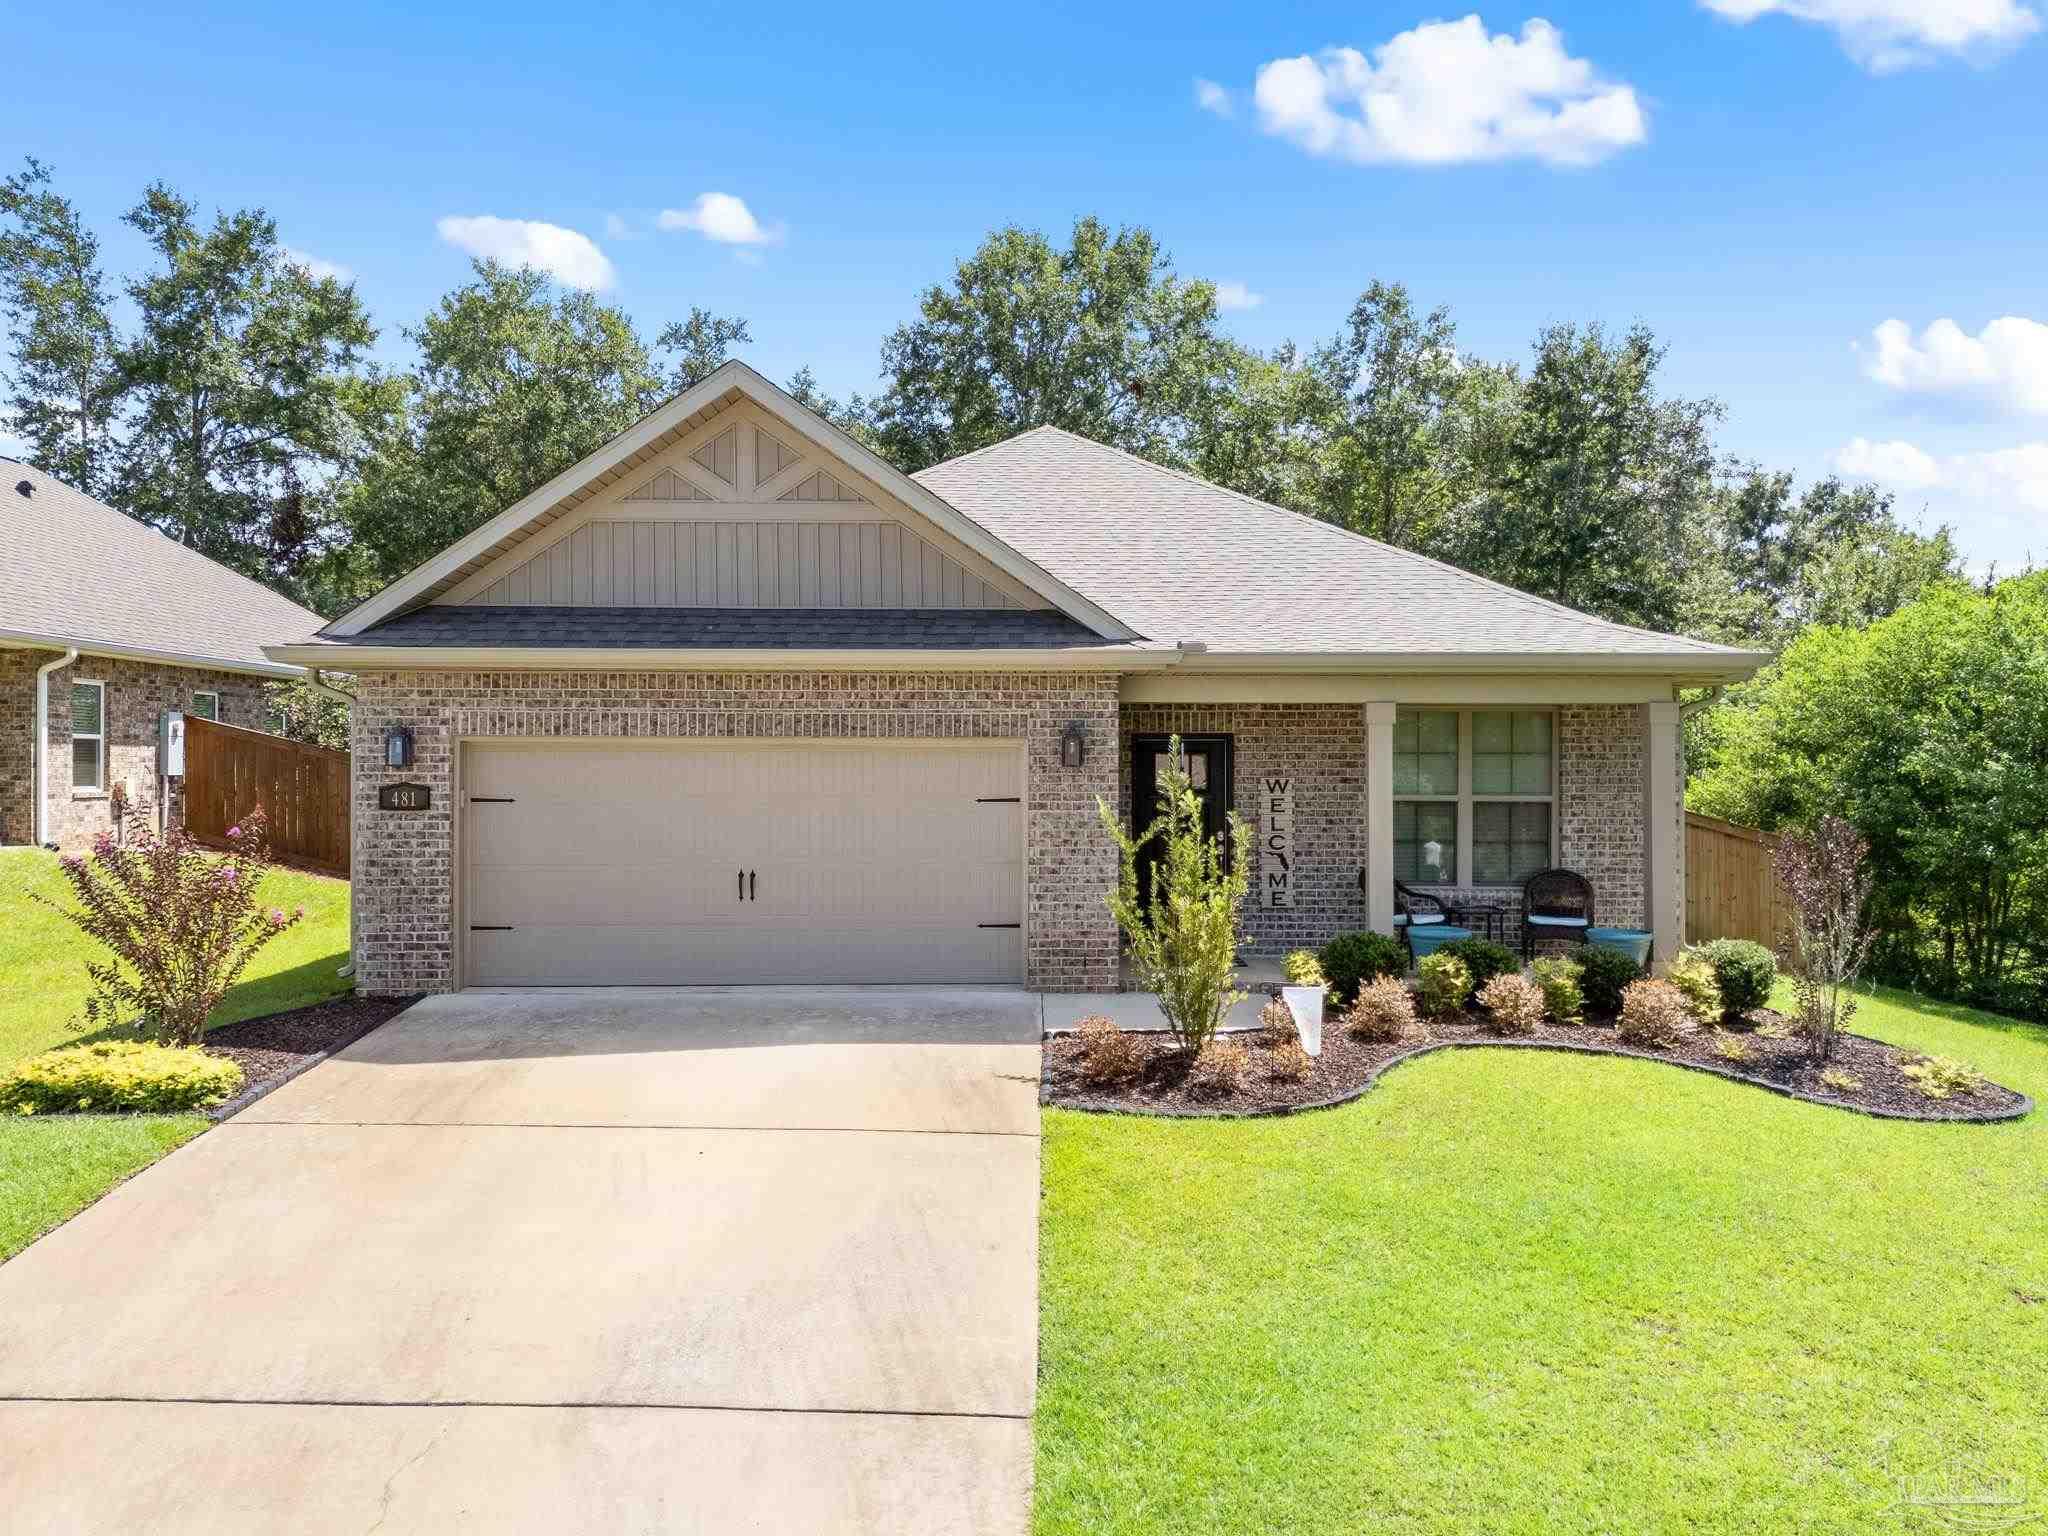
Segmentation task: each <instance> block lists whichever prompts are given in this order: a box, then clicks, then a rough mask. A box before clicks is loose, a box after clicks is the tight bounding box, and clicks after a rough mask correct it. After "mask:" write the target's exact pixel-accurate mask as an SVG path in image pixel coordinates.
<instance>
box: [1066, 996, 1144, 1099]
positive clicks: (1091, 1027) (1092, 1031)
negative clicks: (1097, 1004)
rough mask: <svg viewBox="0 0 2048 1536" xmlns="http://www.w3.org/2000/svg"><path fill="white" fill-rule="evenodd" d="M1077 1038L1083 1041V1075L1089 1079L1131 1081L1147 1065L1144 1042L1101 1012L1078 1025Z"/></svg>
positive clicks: (1075, 1033) (1113, 1081)
mask: <svg viewBox="0 0 2048 1536" xmlns="http://www.w3.org/2000/svg"><path fill="white" fill-rule="evenodd" d="M1074 1038H1075V1039H1076V1040H1079V1041H1080V1042H1081V1076H1082V1078H1083V1079H1085V1080H1086V1081H1088V1082H1091V1083H1123V1082H1128V1081H1130V1079H1132V1078H1134V1077H1136V1076H1137V1075H1138V1073H1139V1071H1140V1070H1141V1069H1142V1068H1143V1067H1144V1065H1145V1044H1144V1042H1143V1041H1142V1040H1140V1039H1139V1038H1138V1037H1137V1036H1136V1035H1127V1034H1125V1033H1124V1032H1123V1031H1122V1030H1120V1029H1118V1028H1117V1027H1116V1025H1115V1024H1113V1023H1111V1022H1110V1021H1109V1020H1108V1019H1105V1018H1104V1017H1103V1016H1102V1015H1101V1014H1099V1013H1098V1014H1093V1015H1091V1016H1090V1017H1088V1018H1085V1019H1083V1020H1082V1021H1081V1022H1080V1023H1079V1024H1077V1025H1075V1026H1074Z"/></svg>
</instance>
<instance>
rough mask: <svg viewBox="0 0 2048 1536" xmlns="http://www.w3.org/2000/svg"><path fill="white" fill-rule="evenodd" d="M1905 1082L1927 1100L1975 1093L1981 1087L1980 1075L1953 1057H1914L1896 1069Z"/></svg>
mask: <svg viewBox="0 0 2048 1536" xmlns="http://www.w3.org/2000/svg"><path fill="white" fill-rule="evenodd" d="M1899 1071H1900V1072H1902V1073H1904V1074H1905V1076H1906V1079H1907V1081H1909V1082H1911V1083H1912V1085H1913V1086H1914V1087H1915V1088H1918V1089H1919V1090H1920V1092H1921V1093H1922V1094H1924V1095H1925V1096H1926V1097H1928V1098H1930V1099H1946V1098H1950V1097H1952V1096H1953V1095H1955V1094H1958V1093H1964V1094H1968V1093H1975V1092H1976V1091H1977V1090H1978V1089H1979V1088H1980V1087H1982V1086H1983V1084H1984V1074H1983V1073H1981V1072H1979V1071H1978V1070H1977V1069H1976V1068H1975V1067H1973V1066H1971V1065H1970V1064H1969V1063H1968V1062H1963V1061H1957V1060H1956V1059H1955V1058H1954V1057H1953V1056H1916V1057H1914V1058H1913V1059H1912V1060H1911V1061H1908V1062H1906V1063H1905V1064H1904V1065H1903V1066H1901V1067H1900V1068H1899Z"/></svg>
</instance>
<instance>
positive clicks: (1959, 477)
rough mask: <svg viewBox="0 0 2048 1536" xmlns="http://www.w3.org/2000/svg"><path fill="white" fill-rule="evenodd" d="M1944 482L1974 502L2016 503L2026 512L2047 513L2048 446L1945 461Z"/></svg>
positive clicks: (2028, 446) (2026, 446) (2030, 445)
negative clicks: (1947, 481) (1949, 482)
mask: <svg viewBox="0 0 2048 1536" xmlns="http://www.w3.org/2000/svg"><path fill="white" fill-rule="evenodd" d="M1945 478H1946V479H1948V480H1950V481H1952V482H1953V483H1954V485H1955V487H1956V488H1957V489H1958V490H1959V491H1961V492H1962V493H1963V494H1964V495H1966V496H1969V497H1971V498H1973V499H1975V500H1978V501H2009V502H2017V503H2018V504H2019V505H2020V506H2022V507H2025V508H2026V509H2027V510H2028V511H2030V512H2048V443H2022V444H2021V445H2020V446H2019V447H2017V448H2000V449H1998V450H1997V451H1996V452H1993V453H1964V454H1958V455H1957V456H1956V457H1955V458H1953V459H1951V460H1949V461H1948V466H1947V470H1946V476H1945Z"/></svg>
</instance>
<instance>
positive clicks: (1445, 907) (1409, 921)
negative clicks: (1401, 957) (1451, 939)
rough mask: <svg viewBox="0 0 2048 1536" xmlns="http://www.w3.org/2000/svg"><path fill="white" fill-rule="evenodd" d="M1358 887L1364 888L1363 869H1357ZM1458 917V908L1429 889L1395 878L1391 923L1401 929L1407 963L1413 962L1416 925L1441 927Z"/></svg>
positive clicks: (1454, 922)
mask: <svg viewBox="0 0 2048 1536" xmlns="http://www.w3.org/2000/svg"><path fill="white" fill-rule="evenodd" d="M1358 888H1359V889H1360V890H1364V889H1365V871H1364V870H1362V869H1361V870H1360V871H1359V872H1358ZM1457 920H1458V913H1457V909H1456V908H1454V907H1453V906H1451V904H1450V903H1449V902H1447V901H1445V900H1443V898H1441V897H1439V896H1433V895H1431V894H1430V893H1429V892H1428V891H1419V890H1417V889H1416V888H1415V887H1414V886H1412V885H1403V884H1402V883H1401V882H1400V881H1399V880H1396V881H1395V882H1394V926H1395V927H1396V928H1398V929H1400V930H1401V942H1402V943H1403V944H1405V945H1407V946H1408V963H1409V964H1410V965H1413V964H1414V963H1415V940H1414V937H1413V934H1414V932H1415V930H1416V929H1417V928H1442V927H1446V926H1454V925H1455V924H1456V923H1457Z"/></svg>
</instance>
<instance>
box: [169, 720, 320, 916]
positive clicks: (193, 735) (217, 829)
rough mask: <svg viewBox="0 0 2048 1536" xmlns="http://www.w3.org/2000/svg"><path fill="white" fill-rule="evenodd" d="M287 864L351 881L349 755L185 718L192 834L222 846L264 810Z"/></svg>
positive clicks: (274, 846)
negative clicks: (246, 819)
mask: <svg viewBox="0 0 2048 1536" xmlns="http://www.w3.org/2000/svg"><path fill="white" fill-rule="evenodd" d="M259 805H260V806H262V807H263V812H264V815H265V817H266V818H267V819H268V821H269V823H270V851H271V853H272V854H273V855H274V856H275V857H276V858H277V859H278V861H279V862H280V863H285V864H297V865H302V866H303V867H305V868H307V869H312V870H317V871H319V872H320V873H321V874H327V875H341V876H344V877H346V876H347V874H348V869H349V860H348V819H349V775H348V754H347V753H346V752H336V751H334V750H333V749H332V748H330V747H311V746H307V745H306V744H305V743H304V742H298V741H287V740H286V739H285V738H284V737H282V736H266V735H265V734H264V733H263V732H261V731H246V730H243V729H242V728H241V727H240V726H234V725H216V724H215V723H214V722H213V721H211V720H201V719H200V718H199V717H198V716H196V715H187V716H186V717H185V830H186V831H188V832H190V833H191V834H192V835H193V836H194V837H195V838H197V839H198V840H199V841H201V842H202V843H211V844H215V845H219V844H221V843H224V842H225V841H226V837H227V830H228V828H229V827H232V826H234V825H235V824H236V823H238V822H239V821H241V820H242V818H244V817H245V816H247V815H248V814H249V813H250V812H251V811H253V810H254V809H255V808H256V807H257V806H259Z"/></svg>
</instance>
